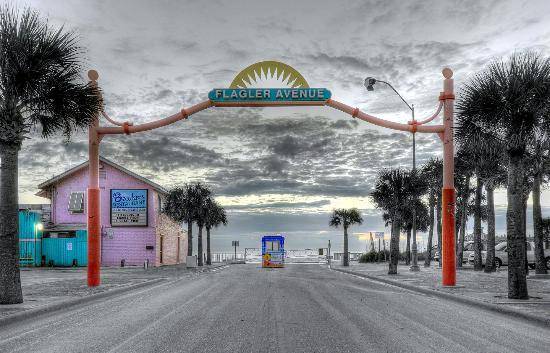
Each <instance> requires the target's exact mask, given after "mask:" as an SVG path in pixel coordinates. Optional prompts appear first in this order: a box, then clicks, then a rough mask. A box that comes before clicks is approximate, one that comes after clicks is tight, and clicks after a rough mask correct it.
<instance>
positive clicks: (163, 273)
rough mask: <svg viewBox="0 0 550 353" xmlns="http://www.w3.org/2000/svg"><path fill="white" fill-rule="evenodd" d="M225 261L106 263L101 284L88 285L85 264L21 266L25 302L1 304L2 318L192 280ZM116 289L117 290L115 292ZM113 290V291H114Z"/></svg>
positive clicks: (0, 313) (0, 314) (0, 315)
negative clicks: (206, 263)
mask: <svg viewBox="0 0 550 353" xmlns="http://www.w3.org/2000/svg"><path fill="white" fill-rule="evenodd" d="M224 265H225V264H214V265H212V266H204V267H203V268H190V269H188V268H186V266H185V264H182V265H173V266H162V267H152V268H149V269H147V270H145V269H143V268H142V267H125V268H117V267H104V268H102V269H101V285H100V286H99V287H95V288H88V286H87V284H86V268H85V267H79V268H47V267H36V268H21V286H22V289H23V299H24V302H23V303H21V304H13V305H0V319H3V318H6V317H8V316H11V315H17V314H19V313H23V312H25V311H27V310H31V309H33V310H34V309H39V308H44V307H47V306H53V305H56V304H59V303H64V302H66V303H69V302H70V301H72V300H75V299H78V298H86V297H90V298H91V296H93V295H97V294H101V293H106V292H111V291H113V290H116V291H121V290H124V289H128V290H130V289H132V288H134V287H135V288H138V287H144V286H148V285H152V284H154V283H160V282H162V281H169V280H175V279H187V280H192V279H193V278H196V277H198V276H200V274H201V273H202V272H208V271H210V270H212V269H215V268H217V267H220V266H224ZM116 291H115V292H116ZM113 293H114V292H113Z"/></svg>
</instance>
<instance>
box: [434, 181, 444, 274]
mask: <svg viewBox="0 0 550 353" xmlns="http://www.w3.org/2000/svg"><path fill="white" fill-rule="evenodd" d="M441 207H443V206H442V205H441V190H439V191H438V192H437V208H436V210H437V211H436V215H437V251H438V253H439V261H438V266H439V267H441V260H442V257H443V256H442V255H443V254H442V253H441V241H442V239H441V232H442V231H441V211H442V209H441Z"/></svg>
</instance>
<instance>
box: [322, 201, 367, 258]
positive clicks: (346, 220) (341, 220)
mask: <svg viewBox="0 0 550 353" xmlns="http://www.w3.org/2000/svg"><path fill="white" fill-rule="evenodd" d="M362 223H363V218H362V217H361V213H360V212H359V210H358V209H357V208H349V209H345V208H339V209H336V210H334V211H332V215H331V216H330V221H329V225H330V226H331V227H339V226H342V227H343V228H344V266H349V250H348V228H349V227H350V226H352V225H354V224H362Z"/></svg>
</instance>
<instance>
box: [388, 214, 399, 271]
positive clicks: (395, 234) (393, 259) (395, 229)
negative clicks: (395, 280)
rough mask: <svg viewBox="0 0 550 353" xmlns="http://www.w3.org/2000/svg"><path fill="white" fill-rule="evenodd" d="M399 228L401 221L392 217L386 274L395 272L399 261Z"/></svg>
mask: <svg viewBox="0 0 550 353" xmlns="http://www.w3.org/2000/svg"><path fill="white" fill-rule="evenodd" d="M400 230H401V221H400V220H399V219H394V220H393V221H392V223H391V239H390V263H389V269H388V274H389V275H396V274H397V264H398V263H399V231H400Z"/></svg>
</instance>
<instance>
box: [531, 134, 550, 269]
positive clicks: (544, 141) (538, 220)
mask: <svg viewBox="0 0 550 353" xmlns="http://www.w3.org/2000/svg"><path fill="white" fill-rule="evenodd" d="M541 133H542V134H541V135H539V136H537V139H536V141H535V143H534V144H533V151H532V155H531V158H529V161H528V163H527V164H528V165H529V166H530V169H531V172H532V174H533V237H534V241H535V273H536V274H547V273H548V270H547V267H546V258H545V256H544V232H543V220H542V210H541V204H540V188H541V185H542V184H543V182H544V178H545V177H546V176H547V175H546V174H547V173H548V172H547V171H548V170H550V136H549V135H548V133H547V132H541Z"/></svg>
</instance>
